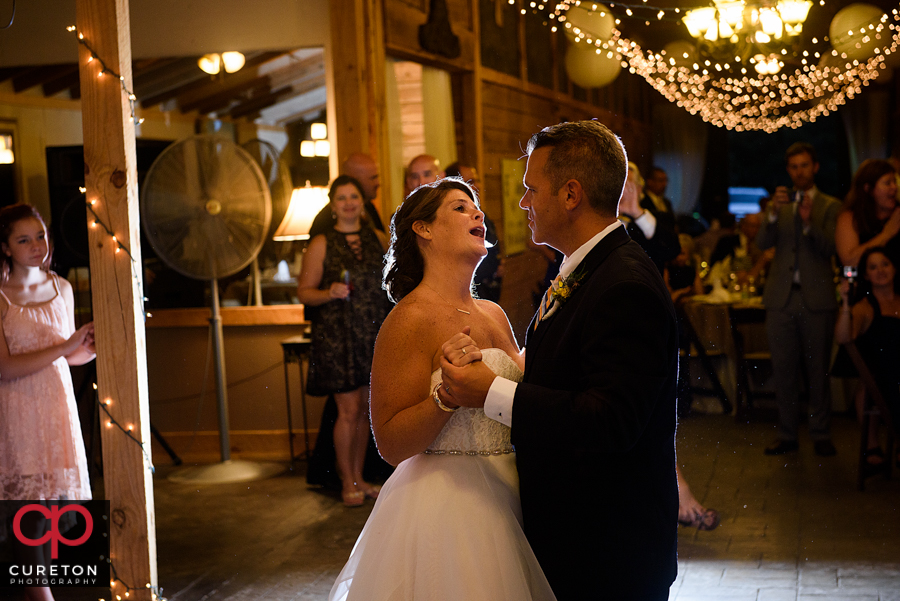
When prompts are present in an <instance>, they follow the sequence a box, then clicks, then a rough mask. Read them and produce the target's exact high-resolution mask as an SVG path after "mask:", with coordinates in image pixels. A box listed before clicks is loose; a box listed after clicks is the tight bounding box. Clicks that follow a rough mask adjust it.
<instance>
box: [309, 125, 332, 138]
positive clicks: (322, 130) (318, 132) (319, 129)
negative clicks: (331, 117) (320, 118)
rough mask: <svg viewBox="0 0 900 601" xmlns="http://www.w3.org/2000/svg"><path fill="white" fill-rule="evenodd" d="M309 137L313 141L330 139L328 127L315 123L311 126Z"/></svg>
mask: <svg viewBox="0 0 900 601" xmlns="http://www.w3.org/2000/svg"><path fill="white" fill-rule="evenodd" d="M309 137H310V138H312V139H313V140H324V139H325V138H327V137H328V126H327V125H325V124H324V123H313V124H311V125H310V126H309Z"/></svg>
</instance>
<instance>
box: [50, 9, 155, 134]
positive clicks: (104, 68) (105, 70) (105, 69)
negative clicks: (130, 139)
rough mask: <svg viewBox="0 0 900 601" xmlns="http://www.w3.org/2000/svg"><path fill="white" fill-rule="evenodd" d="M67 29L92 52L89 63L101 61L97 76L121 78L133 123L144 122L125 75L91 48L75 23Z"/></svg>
mask: <svg viewBox="0 0 900 601" xmlns="http://www.w3.org/2000/svg"><path fill="white" fill-rule="evenodd" d="M66 31H69V32H72V33H74V34H75V37H76V38H77V39H78V43H79V44H81V45H82V46H84V47H85V48H87V50H88V52H90V56H89V57H88V59H87V62H88V63H92V62H94V61H97V62H98V63H100V71H98V72H97V77H103V76H105V75H111V76H112V77H115V78H116V79H118V80H119V85H121V86H122V91H123V92H125V95H126V96H127V97H128V104H129V107H130V109H131V122H132V123H143V122H144V118H143V117H140V118H139V117H137V115H136V114H135V109H136V106H137V96H135V94H134V92H132V91H131V90H129V89H128V86H126V85H125V77H124V76H122V75H119V74H118V73H116V70H115V69H113V68H111V67H110V66H109V65H107V64H106V62H105V61H104V60H103V58H101V57H100V56H99V55H98V54H97V53H96V52H95V51H94V49H93V48H91V46H90V44H88V42H87V40H85V39H84V34H83V33H81V32H80V31H78V29H77V28H76V27H75V26H74V25H69V26H68V27H66Z"/></svg>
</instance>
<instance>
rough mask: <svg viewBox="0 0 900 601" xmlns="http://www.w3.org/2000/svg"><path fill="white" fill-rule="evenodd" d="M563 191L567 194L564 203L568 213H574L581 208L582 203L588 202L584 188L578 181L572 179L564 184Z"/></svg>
mask: <svg viewBox="0 0 900 601" xmlns="http://www.w3.org/2000/svg"><path fill="white" fill-rule="evenodd" d="M563 191H564V192H565V198H564V199H563V202H564V203H565V207H566V210H567V211H574V210H575V209H577V208H578V207H579V206H581V204H582V203H584V202H587V198H586V197H585V195H584V188H583V187H582V186H581V182H579V181H578V180H577V179H570V180H569V181H567V182H566V183H565V184H563Z"/></svg>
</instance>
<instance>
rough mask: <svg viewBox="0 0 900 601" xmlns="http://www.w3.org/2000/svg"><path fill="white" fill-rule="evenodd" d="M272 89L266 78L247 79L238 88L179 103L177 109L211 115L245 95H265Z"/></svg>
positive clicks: (183, 111) (230, 88)
mask: <svg viewBox="0 0 900 601" xmlns="http://www.w3.org/2000/svg"><path fill="white" fill-rule="evenodd" d="M271 89H272V86H270V85H269V78H268V77H255V78H253V79H248V80H247V81H245V82H243V83H242V84H241V85H239V86H234V87H229V88H227V89H224V90H222V91H220V92H216V93H215V94H211V95H209V96H204V97H202V98H197V99H196V100H195V101H193V102H187V103H183V104H182V103H181V102H180V101H179V103H178V108H179V109H180V110H181V112H182V113H188V112H190V111H197V112H199V113H200V114H207V113H211V112H213V111H214V110H216V109H219V108H222V107H226V106H228V105H229V104H230V102H231V101H232V100H235V99H237V100H243V99H244V97H245V96H246V94H247V93H253V92H256V94H255V95H259V94H260V93H263V94H266V93H268V92H269V91H270V90H271Z"/></svg>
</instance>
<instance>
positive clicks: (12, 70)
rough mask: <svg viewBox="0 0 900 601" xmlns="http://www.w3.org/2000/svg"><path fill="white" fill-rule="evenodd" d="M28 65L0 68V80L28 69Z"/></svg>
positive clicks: (12, 76) (10, 77)
mask: <svg viewBox="0 0 900 601" xmlns="http://www.w3.org/2000/svg"><path fill="white" fill-rule="evenodd" d="M29 69H30V67H4V68H2V69H0V82H2V81H6V80H7V79H12V78H14V77H16V76H17V75H21V74H22V73H24V72H26V71H28V70H29Z"/></svg>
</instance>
